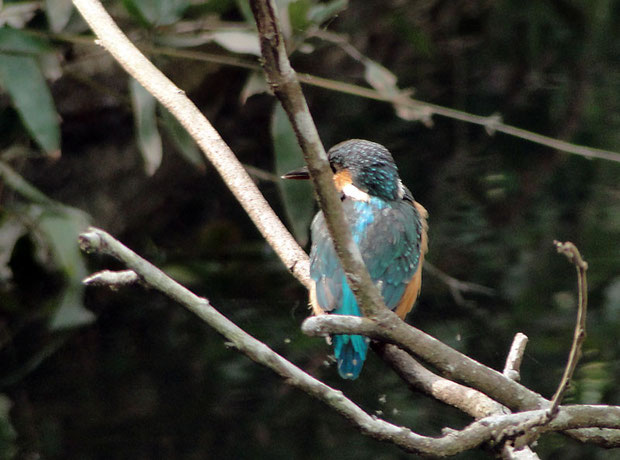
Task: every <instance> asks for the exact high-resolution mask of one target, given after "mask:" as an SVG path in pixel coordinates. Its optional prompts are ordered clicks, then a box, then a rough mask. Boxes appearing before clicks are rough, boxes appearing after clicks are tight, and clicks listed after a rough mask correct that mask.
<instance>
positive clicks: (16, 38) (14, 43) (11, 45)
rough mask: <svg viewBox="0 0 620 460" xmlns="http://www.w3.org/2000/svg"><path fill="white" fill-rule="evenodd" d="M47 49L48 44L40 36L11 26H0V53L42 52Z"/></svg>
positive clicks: (48, 49)
mask: <svg viewBox="0 0 620 460" xmlns="http://www.w3.org/2000/svg"><path fill="white" fill-rule="evenodd" d="M49 51H51V47H50V46H49V44H48V43H47V42H45V41H44V40H41V39H40V38H37V37H34V36H32V35H30V34H27V33H25V32H22V31H21V30H17V29H13V28H11V27H0V53H9V54H42V53H46V52H49Z"/></svg>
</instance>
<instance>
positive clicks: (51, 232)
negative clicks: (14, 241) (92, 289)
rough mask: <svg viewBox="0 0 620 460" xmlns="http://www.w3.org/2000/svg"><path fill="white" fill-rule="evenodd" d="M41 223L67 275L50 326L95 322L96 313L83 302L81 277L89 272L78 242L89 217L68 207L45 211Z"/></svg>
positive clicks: (52, 251)
mask: <svg viewBox="0 0 620 460" xmlns="http://www.w3.org/2000/svg"><path fill="white" fill-rule="evenodd" d="M38 224H39V227H38V228H39V230H40V231H41V233H42V235H43V238H44V239H45V241H46V243H47V244H48V245H49V248H50V251H51V253H52V256H53V258H54V262H55V263H56V264H57V265H58V267H59V268H60V269H61V270H62V272H63V273H64V274H65V276H66V278H67V285H66V287H65V289H64V292H63V293H62V294H61V297H60V302H59V304H58V306H57V308H56V310H55V312H54V315H53V316H52V319H51V321H50V326H49V327H50V329H51V330H56V329H65V328H73V327H79V326H84V325H86V324H89V323H92V322H93V321H94V320H95V315H94V314H93V313H92V312H91V311H90V310H87V309H86V308H84V304H83V296H84V286H83V284H82V280H83V279H84V278H85V277H86V275H87V273H88V271H87V269H86V265H85V263H84V259H83V258H82V255H81V253H80V250H79V248H78V244H77V240H78V236H79V234H80V233H81V232H83V231H84V230H85V229H86V228H87V227H88V220H87V218H86V216H85V215H84V214H83V213H81V212H79V211H77V210H73V209H71V208H65V209H64V210H63V212H57V211H44V212H43V214H42V215H41V217H40V218H39V220H38Z"/></svg>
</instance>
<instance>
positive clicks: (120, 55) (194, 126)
mask: <svg viewBox="0 0 620 460" xmlns="http://www.w3.org/2000/svg"><path fill="white" fill-rule="evenodd" d="M73 3H74V5H75V7H76V8H77V9H78V10H79V12H80V13H81V14H82V16H83V17H84V19H85V20H86V22H87V23H88V24H89V25H90V27H91V29H92V30H93V32H95V34H96V35H97V37H98V40H97V43H98V44H100V45H101V46H103V47H104V48H105V49H106V50H108V52H109V53H110V54H111V55H112V56H113V57H114V59H116V61H117V62H118V63H119V64H120V65H121V66H122V67H123V68H124V69H125V70H126V71H127V73H129V74H130V75H131V76H132V77H134V78H135V79H136V80H138V81H139V82H140V84H141V85H142V86H144V87H145V88H146V89H147V90H148V91H149V92H150V93H151V94H152V95H153V96H154V97H155V98H156V99H157V100H158V101H159V102H160V103H161V104H162V105H163V106H164V107H166V108H167V109H168V110H169V111H170V112H171V113H172V114H173V115H174V116H175V117H176V118H177V120H179V122H180V123H181V124H182V125H183V126H184V127H185V129H186V130H187V131H188V132H189V133H190V135H191V136H192V138H194V140H195V141H196V142H197V144H198V146H199V147H200V148H201V149H202V151H203V152H204V154H205V156H206V157H207V159H208V160H209V161H210V162H211V163H212V164H213V166H214V167H215V168H216V169H217V171H218V173H219V174H220V175H221V176H222V179H223V180H224V182H225V183H226V185H227V186H228V188H229V189H230V190H231V191H232V193H233V194H234V195H235V197H236V198H237V200H239V203H240V204H241V205H242V206H243V208H244V209H245V211H246V212H247V214H248V215H249V216H250V218H251V219H252V221H253V222H254V224H255V225H256V227H257V228H258V230H259V231H260V232H261V234H262V235H263V237H264V238H265V239H266V240H267V242H269V244H270V246H271V247H272V248H273V249H274V250H275V251H276V253H277V254H278V256H279V257H280V259H282V262H284V264H285V265H286V267H288V268H289V270H291V272H292V273H293V275H294V276H295V277H296V278H297V279H298V280H299V281H300V282H301V283H302V284H303V285H304V286H306V287H309V286H310V278H309V276H308V256H307V255H306V253H305V252H304V251H303V250H302V249H301V248H300V247H299V245H298V244H297V242H296V241H295V239H294V238H293V237H292V236H291V234H290V233H289V232H288V230H287V229H286V227H284V225H283V224H282V222H281V221H280V219H278V216H276V214H275V213H274V212H273V210H272V209H271V207H270V206H269V204H268V203H267V201H266V200H265V198H264V197H263V195H262V194H261V193H260V191H259V190H258V188H257V187H256V185H255V184H254V182H252V180H251V179H250V176H249V175H248V173H247V172H246V171H245V169H244V168H243V166H242V165H241V163H239V160H237V158H236V157H235V155H234V153H233V152H232V151H231V150H230V148H229V147H228V145H226V143H225V142H224V140H223V139H222V138H221V137H220V135H219V134H218V133H217V131H215V129H214V128H213V126H212V125H211V123H209V121H208V120H207V119H206V118H205V116H204V115H203V114H202V113H201V112H200V111H199V110H198V108H197V107H196V106H195V105H194V104H193V103H192V102H191V101H190V100H189V99H188V98H187V96H185V93H184V92H183V91H182V90H181V89H179V88H178V87H177V86H176V85H175V84H174V83H172V82H171V81H170V80H169V79H168V78H167V77H166V76H165V75H164V74H163V73H161V71H160V70H159V69H157V67H155V66H154V65H153V64H152V63H151V62H150V61H149V60H148V59H147V58H146V57H145V56H144V55H143V54H142V53H141V52H140V51H139V50H138V49H137V48H136V47H135V46H134V45H133V44H132V43H131V42H130V41H129V39H128V38H127V37H126V36H125V34H123V32H122V31H121V30H120V29H119V28H118V26H117V25H116V24H115V23H114V21H113V20H112V18H111V17H110V15H109V14H108V13H107V12H106V10H105V9H104V8H103V6H102V5H101V3H100V2H99V0H74V1H73Z"/></svg>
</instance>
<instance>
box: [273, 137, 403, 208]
mask: <svg viewBox="0 0 620 460" xmlns="http://www.w3.org/2000/svg"><path fill="white" fill-rule="evenodd" d="M327 155H328V158H329V164H330V166H331V168H332V171H333V172H334V182H335V184H336V188H337V189H338V191H340V192H341V193H343V194H344V195H345V196H348V197H349V198H353V199H355V200H368V199H369V196H375V197H378V198H381V199H383V200H387V201H392V200H397V199H400V198H402V197H403V194H404V193H405V192H404V187H403V185H402V183H401V181H400V177H399V176H398V168H397V167H396V163H394V159H393V158H392V154H391V153H390V152H389V150H388V149H386V148H385V147H384V146H382V145H380V144H377V143H376V142H371V141H365V140H362V139H350V140H348V141H344V142H341V143H339V144H336V145H334V146H333V147H332V148H331V149H329V151H328V152H327ZM282 177H283V178H284V179H308V178H309V177H310V175H309V174H308V169H307V168H306V167H304V168H300V169H296V170H294V171H290V172H288V173H286V174H284V175H283V176H282Z"/></svg>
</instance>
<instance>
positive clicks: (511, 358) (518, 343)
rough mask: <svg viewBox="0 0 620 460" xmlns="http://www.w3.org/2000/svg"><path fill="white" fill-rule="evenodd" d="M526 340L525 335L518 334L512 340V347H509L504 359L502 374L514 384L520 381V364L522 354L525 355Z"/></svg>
mask: <svg viewBox="0 0 620 460" xmlns="http://www.w3.org/2000/svg"><path fill="white" fill-rule="evenodd" d="M527 340H528V338H527V335H525V334H522V333H521V332H518V333H517V335H515V338H514V339H513V340H512V345H511V346H510V351H509V352H508V357H507V358H506V365H505V366H504V372H503V374H504V375H505V376H506V377H508V378H509V379H511V380H514V381H515V382H518V381H519V380H520V379H521V375H520V369H521V362H522V361H523V354H524V353H525V347H526V345H527Z"/></svg>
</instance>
